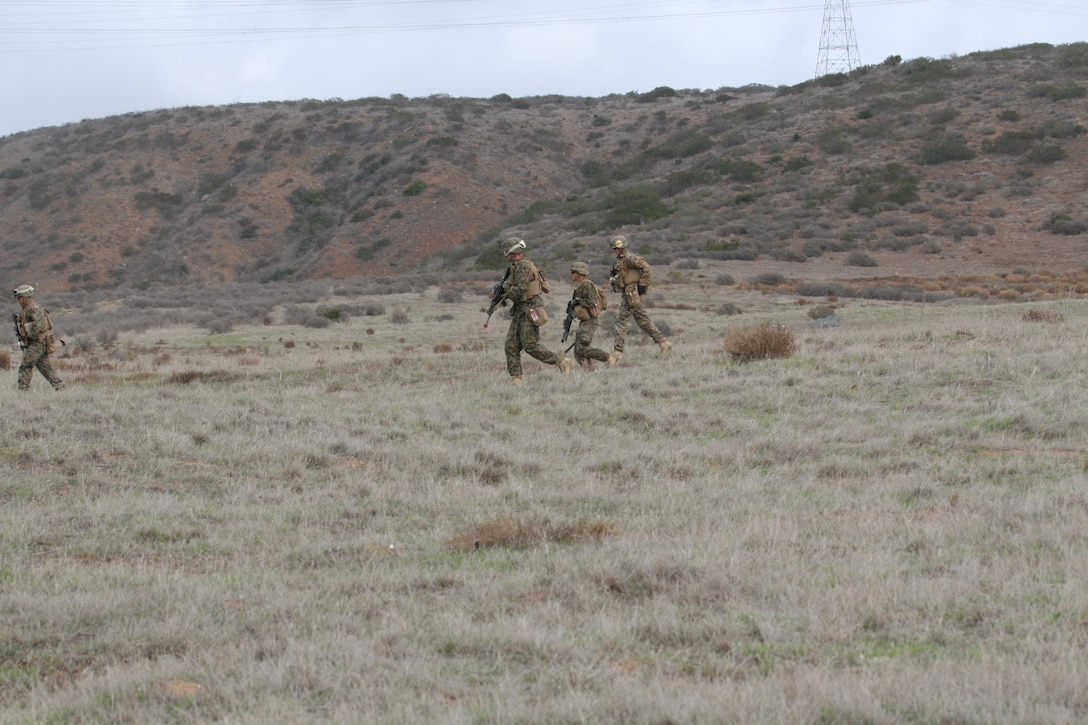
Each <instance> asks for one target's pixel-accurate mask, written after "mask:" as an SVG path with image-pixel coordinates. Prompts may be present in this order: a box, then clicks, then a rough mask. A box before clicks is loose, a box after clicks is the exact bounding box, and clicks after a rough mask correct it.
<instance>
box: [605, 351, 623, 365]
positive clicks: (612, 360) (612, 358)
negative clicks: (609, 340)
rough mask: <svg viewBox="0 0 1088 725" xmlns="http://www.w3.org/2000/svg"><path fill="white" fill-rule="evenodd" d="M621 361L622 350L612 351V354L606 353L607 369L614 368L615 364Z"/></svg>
mask: <svg viewBox="0 0 1088 725" xmlns="http://www.w3.org/2000/svg"><path fill="white" fill-rule="evenodd" d="M622 359H623V351H622V350H613V351H612V352H610V353H608V367H610V368H614V367H616V363H618V362H619V361H620V360H622Z"/></svg>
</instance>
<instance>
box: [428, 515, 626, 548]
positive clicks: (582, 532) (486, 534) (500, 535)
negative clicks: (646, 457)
mask: <svg viewBox="0 0 1088 725" xmlns="http://www.w3.org/2000/svg"><path fill="white" fill-rule="evenodd" d="M618 529H619V525H618V524H617V523H616V522H614V521H606V520H605V519H602V518H600V517H598V518H593V519H579V520H577V521H574V522H572V523H569V524H560V525H552V524H549V523H546V522H541V521H531V520H527V519H521V518H517V517H514V516H500V517H498V518H495V519H491V520H490V521H485V522H484V523H482V524H477V525H476V526H472V527H470V528H468V529H465V530H464V531H460V532H458V533H457V534H454V535H453V536H452V537H451V538H450V539H449V541H448V542H447V544H446V545H447V547H448V548H449V549H450V550H451V551H475V550H476V549H532V548H535V547H538V546H543V545H545V544H570V543H582V542H591V541H600V540H601V539H602V538H604V537H605V536H610V535H612V534H614V533H616V531H617V530H618Z"/></svg>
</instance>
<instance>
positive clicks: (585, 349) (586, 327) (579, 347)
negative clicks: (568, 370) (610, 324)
mask: <svg viewBox="0 0 1088 725" xmlns="http://www.w3.org/2000/svg"><path fill="white" fill-rule="evenodd" d="M598 324H599V321H598V320H596V319H593V320H586V321H585V322H580V323H578V332H577V333H575V335H574V359H575V360H577V361H578V363H579V364H582V363H584V362H585V361H587V360H599V361H601V362H608V353H606V352H605V351H604V350H599V349H597V348H595V347H593V335H594V334H595V333H596V332H597V326H598Z"/></svg>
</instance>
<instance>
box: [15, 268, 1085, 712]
mask: <svg viewBox="0 0 1088 725" xmlns="http://www.w3.org/2000/svg"><path fill="white" fill-rule="evenodd" d="M708 273H709V274H711V275H713V274H715V272H714V271H712V270H711V271H709V272H708ZM654 294H655V295H658V296H659V298H658V299H659V301H660V302H661V303H662V304H661V305H660V306H659V307H658V308H657V310H658V311H657V315H656V316H655V321H658V322H659V323H661V322H665V323H670V324H671V325H672V327H673V329H674V330H677V331H679V330H682V332H677V334H676V335H674V336H673V342H674V343H675V344H676V347H675V348H674V350H673V351H672V353H671V354H670V356H668V357H664V356H661V355H659V354H657V351H656V347H655V346H653V345H652V344H650V343H649V342H648V341H647V340H646V339H645V338H643V337H641V336H639V337H635V338H633V339H630V340H629V341H628V345H627V348H626V351H625V352H626V354H625V357H624V361H623V363H622V364H621V365H618V366H616V367H614V368H610V369H609V368H606V369H600V370H598V371H597V372H595V373H585V372H583V371H576V372H575V373H574V374H573V375H570V376H561V375H558V374H556V372H555V371H554V370H553V369H550V368H547V367H545V366H543V365H540V364H539V363H536V362H535V361H531V360H529V359H526V361H525V365H526V370H525V385H524V387H522V388H512V387H511V386H510V385H509V382H508V379H507V376H506V372H505V367H504V364H503V359H502V350H501V348H502V343H503V337H504V334H505V330H504V329H503V326H502V325H494V324H493V325H492V328H494V329H490V330H483V329H482V322H483V315H482V314H480V313H479V312H478V310H479V303H478V300H476V301H462V302H448V303H440V302H438V300H437V299H436V295H437V288H434V289H430V290H427V291H426V293H425V294H419V293H414V292H413V293H406V294H396V295H389V296H388V297H387V298H383V300H382V301H383V302H384V304H385V305H386V306H387V307H388V308H389V309H405V310H407V312H406V314H407V316H408V317H409V321H410V324H408V325H401V324H394V323H392V322H391V321H389V320H387V319H385V318H384V317H383V318H378V319H374V318H370V319H363V318H359V319H358V320H357V321H356V320H352V321H350V322H348V323H345V324H343V325H340V326H338V327H336V328H335V329H311V328H305V327H295V326H282V325H271V326H265V325H263V324H255V325H253V326H250V327H235V328H234V330H233V331H232V332H231V333H229V334H224V335H208V334H206V332H204V331H203V330H202V329H201V328H196V327H194V326H192V325H181V326H176V327H169V328H162V329H154V330H148V331H147V332H145V333H139V334H135V333H133V334H126V335H122V336H121V337H120V339H119V340H118V342H117V345H116V347H115V351H114V352H113V353H111V355H110V358H109V360H108V361H107V360H105V359H97V358H95V357H94V356H80V357H71V358H66V359H65V361H66V362H67V363H68V364H69V367H67V368H66V370H65V373H64V374H65V376H66V381H67V382H68V385H69V388H68V390H67V391H66V392H65V393H63V394H56V393H54V392H53V391H52V390H50V389H48V386H46V385H44V384H43V381H42V380H41V378H40V377H37V378H36V379H35V382H34V385H33V387H32V389H31V391H30V393H29V394H22V395H20V394H17V392H16V391H15V390H14V387H15V384H14V383H15V381H14V372H9V373H8V376H9V377H8V384H7V385H6V386H0V404H2V405H3V406H4V409H5V411H6V413H7V416H6V417H7V421H8V422H7V425H5V427H4V428H3V429H2V430H0V722H3V723H40V722H50V723H105V722H194V723H195V722H238V723H264V722H279V723H312V722H328V723H356V722H405V723H407V722H444V723H483V722H519V723H537V722H539V723H552V722H587V721H588V722H629V723H661V722H677V723H681V722H682V723H696V722H745V723H782V722H791V723H792V722H802V723H831V722H836V723H837V722H858V723H860V722H865V723H903V722H917V723H938V722H944V723H953V722H956V723H960V722H963V723H976V722H977V723H1006V722H1007V723H1014V722H1017V723H1019V722H1038V723H1044V722H1045V723H1073V722H1078V721H1081V720H1083V716H1084V713H1085V712H1088V695H1086V694H1085V690H1084V687H1083V681H1084V677H1083V667H1084V665H1083V663H1084V661H1085V656H1086V649H1088V617H1086V614H1085V613H1086V612H1088V584H1086V582H1085V578H1084V576H1083V572H1084V571H1085V569H1086V568H1088V535H1086V533H1085V532H1088V493H1086V492H1085V486H1084V483H1085V471H1086V464H1088V455H1086V454H1085V451H1086V450H1088V414H1086V413H1085V411H1084V409H1083V406H1082V405H1080V401H1079V399H1078V398H1077V396H1076V395H1071V394H1070V390H1075V388H1076V385H1077V381H1078V379H1079V377H1078V376H1079V375H1080V371H1081V370H1082V369H1083V367H1084V365H1083V360H1082V352H1083V350H1084V348H1085V345H1086V343H1088V332H1086V330H1088V324H1086V323H1088V302H1084V301H1081V300H1058V301H1054V302H1051V303H1032V305H1031V307H1030V308H1028V306H1027V305H1025V304H1008V303H1006V304H1000V303H996V302H995V301H993V300H992V299H991V300H990V301H988V302H985V303H984V302H981V301H979V300H968V299H961V300H958V301H955V302H952V303H947V304H941V305H928V306H927V305H920V304H905V303H891V302H881V301H876V300H868V301H855V302H851V303H849V304H848V305H847V306H846V307H844V308H842V309H840V310H838V311H837V312H838V313H839V314H841V315H842V316H843V318H844V319H845V320H846V324H844V325H842V326H839V327H820V326H818V325H816V324H815V323H816V321H815V320H811V319H809V318H808V316H807V314H806V312H807V308H806V307H802V306H798V305H796V304H793V301H792V299H791V300H789V301H783V300H782V299H781V298H776V297H775V296H768V295H764V294H761V293H759V292H754V291H753V292H743V291H739V290H736V289H734V288H728V287H723V286H713V287H711V288H709V289H707V288H701V287H700V286H698V285H697V284H693V285H690V286H688V285H670V284H663V285H661V287H660V289H656V290H655V292H654ZM559 298H560V299H561V298H562V296H559ZM352 301H353V300H351V299H340V298H336V297H333V298H330V299H322V300H317V301H315V304H323V305H326V306H328V307H330V308H331V307H332V306H334V304H335V305H338V306H339V307H341V308H343V307H346V305H347V303H350V302H352ZM356 301H357V300H356ZM726 304H732V305H736V306H737V307H738V308H740V309H741V310H742V311H743V313H744V317H745V318H746V319H751V320H754V323H753V324H755V325H759V324H762V323H767V324H770V325H781V326H786V327H788V328H789V329H790V330H792V331H793V339H794V342H795V350H794V352H793V355H792V356H791V357H788V358H779V359H768V360H766V361H765V362H763V363H761V364H758V365H740V364H735V363H733V362H732V361H731V359H730V358H729V357H728V356H726V355H724V354H723V352H722V345H721V340H722V336H723V334H725V332H726V324H727V323H726V322H725V320H726V318H723V317H722V316H721V315H719V314H717V313H716V310H717V309H719V308H721V306H722V305H726ZM438 305H441V307H440V308H439V307H438ZM666 305H670V306H668V307H667V306H666ZM435 309H441V311H442V312H443V313H445V312H449V313H450V314H451V315H452V319H448V318H447V319H443V320H439V319H436V315H435V312H434V311H435ZM1036 310H1037V311H1039V314H1038V315H1036V314H1032V313H1033V311H1036ZM1048 311H1049V312H1052V313H1054V317H1053V321H1052V322H1051V324H1045V325H1040V324H1035V323H1034V322H1033V318H1036V317H1039V316H1043V313H1046V312H1048ZM1046 316H1047V317H1049V315H1046ZM658 318H660V319H658ZM368 330H370V331H373V334H369V333H368ZM288 338H290V339H292V340H295V341H297V345H296V346H295V347H286V346H285V345H284V344H283V340H284V339H288ZM453 339H457V340H458V341H459V346H458V347H457V348H456V349H454V350H453V351H443V352H435V351H434V347H435V345H436V344H437V343H438V342H439V341H443V340H453ZM545 341H546V342H547V343H548V344H550V345H552V346H553V347H558V330H551V331H548V330H545ZM598 342H599V343H602V344H605V345H606V344H607V343H608V338H607V333H606V332H604V331H602V333H600V339H599V340H598ZM354 343H360V344H359V345H355V344H354ZM239 351H243V352H239ZM247 356H252V357H254V358H257V359H259V360H260V365H258V366H240V365H239V363H238V360H239V359H240V358H244V357H247ZM107 362H108V364H106V363H107ZM197 372H199V373H200V374H199V375H198V374H196V373H197Z"/></svg>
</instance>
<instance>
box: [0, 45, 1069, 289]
mask: <svg viewBox="0 0 1088 725" xmlns="http://www.w3.org/2000/svg"><path fill="white" fill-rule="evenodd" d="M1086 86H1088V44H1084V43H1081V44H1074V45H1068V46H1057V47H1055V46H1050V45H1045V44H1038V45H1031V46H1024V47H1020V48H1013V49H1006V50H1000V51H990V52H980V53H974V54H971V55H968V56H964V57H958V58H947V59H940V60H935V59H931V58H920V59H913V60H907V61H901V59H899V58H897V57H891V58H889V59H887V60H886V61H885V62H884V63H882V64H879V65H875V66H869V67H865V68H862V69H859V70H857V71H855V72H853V73H851V74H849V75H835V76H828V77H824V78H821V79H818V80H815V81H809V82H806V83H802V84H799V85H797V86H792V87H781V88H770V87H765V86H750V87H745V88H740V89H734V88H729V89H718V90H714V91H698V90H674V89H671V88H658V89H655V90H654V91H652V92H649V93H643V94H635V93H630V94H625V95H615V96H608V97H605V98H571V97H560V96H554V97H534V98H522V99H512V98H509V97H507V96H505V95H503V96H497V97H494V98H491V99H486V100H484V99H467V98H449V97H438V96H436V97H430V98H423V99H407V98H403V97H394V98H389V99H378V98H368V99H361V100H356V101H341V100H331V101H297V102H282V103H272V102H270V103H263V104H240V105H234V106H227V107H214V108H176V109H165V110H159V111H152V112H146V113H133V114H128V115H125V116H118V117H111V118H105V119H96V120H84V121H81V122H79V123H73V124H70V125H67V126H62V127H57V128H44V129H39V130H35V131H30V132H26V133H20V134H15V135H13V136H8V137H5V138H2V139H0V231H2V243H3V248H4V252H5V253H4V255H3V258H2V259H0V271H2V273H3V276H4V278H6V279H8V280H9V281H10V282H11V283H13V284H14V283H21V282H24V281H29V282H31V283H34V284H37V285H39V286H42V287H44V288H48V289H51V290H55V291H66V290H86V289H98V288H105V287H111V288H118V289H122V290H123V289H146V288H147V287H149V286H161V285H169V284H183V285H192V284H199V285H203V284H214V283H218V282H230V281H273V280H299V279H313V278H322V277H329V278H346V277H355V276H359V275H374V274H382V275H389V274H400V273H408V272H416V271H421V270H428V271H433V270H437V269H462V270H463V269H469V268H472V267H483V268H489V267H494V266H497V265H499V264H501V259H499V258H498V257H497V254H496V250H495V245H494V244H493V243H492V242H493V240H494V239H495V238H497V237H498V236H500V235H503V234H509V233H516V234H519V235H521V236H524V237H525V238H526V239H527V240H529V241H530V245H531V248H532V250H533V254H534V259H536V260H537V261H538V262H539V263H541V264H543V265H545V266H546V265H553V266H554V265H560V264H563V263H565V262H566V261H567V260H572V259H575V258H580V259H589V260H590V261H591V262H593V263H600V264H603V263H604V262H606V261H607V260H606V258H607V256H608V255H607V250H605V249H604V240H605V238H606V237H607V235H608V234H610V233H612V232H614V231H622V232H624V233H627V234H628V235H629V236H630V237H631V238H632V240H633V241H634V245H635V247H636V248H637V249H639V250H640V251H643V252H644V253H646V254H647V256H649V257H650V258H651V261H653V262H655V264H656V265H658V266H659V267H662V268H664V267H665V266H666V265H672V266H673V268H674V269H677V270H684V269H694V268H698V267H699V266H700V265H701V264H704V263H705V262H708V261H710V260H719V261H721V260H725V261H730V262H735V264H731V265H730V269H732V270H735V274H734V275H733V276H734V277H737V278H738V280H739V279H748V280H750V281H753V283H756V284H768V285H770V286H783V285H785V286H792V287H801V288H803V287H804V285H805V284H806V283H814V284H815V283H829V282H835V281H842V280H847V281H850V280H867V284H868V285H869V286H870V287H872V286H874V285H877V286H879V285H892V286H894V287H903V288H905V289H908V290H909V291H908V292H903V293H901V294H904V295H908V296H909V295H912V294H920V293H921V292H920V291H923V290H924V291H929V292H935V291H939V290H946V291H947V290H955V291H956V293H957V294H964V293H965V292H964V290H965V289H967V292H966V294H975V293H978V294H1005V295H1007V296H1010V297H1011V296H1016V295H1023V294H1028V295H1030V294H1037V293H1038V294H1042V293H1049V292H1052V291H1055V289H1059V290H1062V291H1069V290H1075V291H1076V292H1078V293H1079V292H1083V291H1088V276H1085V277H1084V280H1082V279H1081V277H1082V258H1083V251H1084V245H1085V239H1086V237H1085V230H1086V229H1088V212H1086V210H1085V208H1084V204H1083V199H1084V192H1085V186H1086V184H1088V180H1086V176H1085V169H1086V168H1088V136H1086V134H1085V125H1084V124H1085V118H1086V116H1088V90H1086ZM976 288H977V289H976ZM829 289H831V290H832V291H834V288H829ZM811 290H812V288H811V287H810V288H809V291H811ZM802 291H804V290H802ZM888 294H897V293H894V292H891V293H888Z"/></svg>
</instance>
